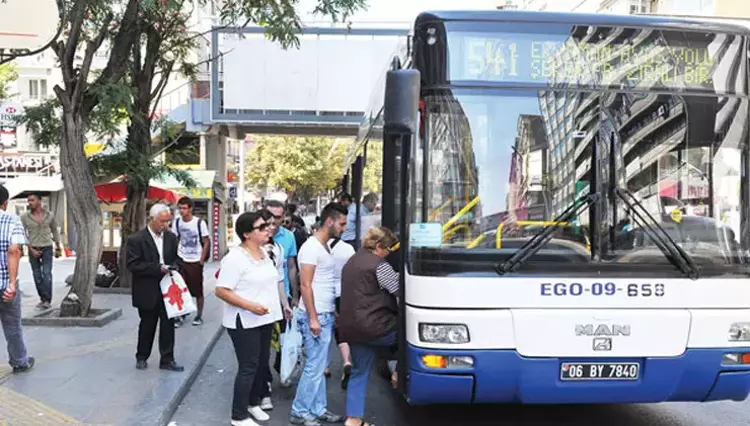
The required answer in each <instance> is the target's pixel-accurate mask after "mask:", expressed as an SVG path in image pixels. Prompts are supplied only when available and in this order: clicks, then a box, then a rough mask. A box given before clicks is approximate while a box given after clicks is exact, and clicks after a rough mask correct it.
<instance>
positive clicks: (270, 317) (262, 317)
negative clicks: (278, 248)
mask: <svg viewBox="0 0 750 426" xmlns="http://www.w3.org/2000/svg"><path fill="white" fill-rule="evenodd" d="M235 230H236V232H237V236H238V237H239V238H240V245H239V247H235V248H233V249H231V250H230V252H229V253H228V254H227V255H226V256H225V257H224V259H222V261H221V269H220V271H221V272H220V273H219V277H218V278H217V281H216V290H215V292H216V296H217V297H218V298H219V299H221V300H222V301H224V317H223V319H222V324H223V326H224V327H225V328H226V329H227V333H229V337H230V338H231V339H232V344H233V345H234V352H235V355H236V356H237V375H236V376H235V379H234V396H233V399H232V425H233V426H256V425H257V423H255V421H253V418H254V419H255V420H258V421H267V420H269V419H270V416H269V415H268V414H267V413H265V412H264V411H263V410H262V409H261V407H260V403H261V401H262V399H263V397H264V396H265V395H266V393H267V382H266V380H265V373H266V371H267V368H268V364H269V362H270V357H271V353H270V352H271V333H272V331H273V326H274V323H276V322H277V321H279V320H280V319H281V318H282V309H283V310H284V311H285V313H286V314H287V315H289V316H291V310H290V309H289V307H288V306H283V307H282V299H283V298H284V296H285V294H284V288H283V286H282V285H280V283H281V282H282V281H283V274H282V273H281V272H280V270H279V269H277V267H276V266H275V265H274V263H273V261H272V260H271V257H270V256H269V255H268V253H267V252H266V251H265V250H264V249H263V245H265V244H266V243H267V242H268V239H269V238H270V236H269V232H268V224H267V223H266V221H265V220H264V219H263V214H262V212H254V213H242V214H241V215H240V216H239V217H238V218H237V221H236V222H235ZM248 406H249V407H248Z"/></svg>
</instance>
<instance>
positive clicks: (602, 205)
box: [344, 11, 750, 405]
mask: <svg viewBox="0 0 750 426" xmlns="http://www.w3.org/2000/svg"><path fill="white" fill-rule="evenodd" d="M748 36H750V32H749V31H748V30H747V29H745V28H741V27H738V26H732V25H728V24H720V23H706V22H697V21H695V22H694V21H687V20H674V19H670V18H668V17H635V16H615V15H579V14H554V13H542V12H516V11H486V12H484V11H482V12H426V13H423V14H421V15H420V16H419V17H418V18H417V19H416V21H415V23H414V27H413V31H412V33H411V35H410V37H409V39H408V43H406V44H405V45H404V46H403V47H402V49H401V50H400V53H399V56H398V57H395V58H394V59H393V61H392V63H391V67H390V69H389V70H388V72H387V74H386V75H385V76H384V78H383V79H382V85H381V86H379V87H377V88H376V89H375V93H374V95H373V99H374V101H373V102H372V110H371V111H368V113H367V114H366V117H365V120H364V122H363V125H362V128H361V131H360V135H359V137H358V138H357V142H356V150H353V151H352V152H351V153H350V156H349V157H348V160H347V161H348V164H349V163H350V164H352V167H351V168H350V169H349V170H348V171H347V176H348V178H345V179H344V182H347V183H348V185H349V186H350V187H355V188H354V190H353V191H352V192H353V193H355V194H356V193H357V190H356V186H357V185H358V183H357V182H361V169H362V164H363V163H364V158H363V156H364V155H366V152H367V149H366V147H367V145H368V144H369V143H383V144H384V145H383V151H384V155H383V167H382V173H383V200H382V206H383V207H382V223H383V224H384V225H386V226H389V227H391V228H393V229H395V230H397V231H398V233H399V235H400V238H401V243H400V244H401V246H400V250H399V251H398V252H397V255H398V256H397V258H395V259H393V261H394V263H395V264H397V266H398V267H399V269H400V271H401V275H402V290H403V295H402V299H401V300H402V302H403V303H402V304H401V305H402V306H401V309H402V311H401V314H402V318H403V321H402V331H403V333H402V337H401V341H400V344H401V358H400V361H401V362H399V365H398V369H399V374H400V380H399V387H400V390H401V391H402V392H403V394H404V395H405V397H406V398H407V400H408V401H409V403H410V404H413V405H420V404H436V403H465V404H470V403H509V402H510V403H513V402H516V403H635V402H658V401H716V400H738V401H739V400H744V399H745V398H746V397H747V395H748V392H749V391H750V264H749V261H750V224H749V223H748V220H749V219H750V181H749V180H748V179H750V149H749V147H748V136H749V134H750V129H749V126H748V121H749V119H750V112H749V111H750V110H749V109H748V66H749V65H750V64H749V63H748V53H749V44H748ZM371 161H372V160H371Z"/></svg>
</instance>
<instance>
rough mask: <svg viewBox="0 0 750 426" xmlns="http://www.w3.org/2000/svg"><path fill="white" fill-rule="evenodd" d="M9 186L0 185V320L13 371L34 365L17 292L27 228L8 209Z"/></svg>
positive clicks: (19, 371) (20, 370) (23, 370)
mask: <svg viewBox="0 0 750 426" xmlns="http://www.w3.org/2000/svg"><path fill="white" fill-rule="evenodd" d="M9 195H10V194H8V190H7V189H6V188H5V187H4V186H2V185H0V292H1V293H2V302H0V323H2V325H3V333H4V334H5V341H6V342H7V344H8V359H9V363H10V366H11V367H13V372H14V373H22V372H25V371H28V370H30V369H31V368H32V367H33V366H34V358H33V357H30V356H28V355H27V354H26V344H24V341H23V331H22V330H21V296H20V295H19V294H18V264H19V262H20V260H21V255H22V253H23V251H22V249H21V247H23V246H24V245H25V244H26V232H25V231H24V228H23V225H22V224H21V220H20V219H18V216H15V215H12V214H10V213H7V212H6V211H5V210H6V209H7V208H8V199H9V198H10V196H9Z"/></svg>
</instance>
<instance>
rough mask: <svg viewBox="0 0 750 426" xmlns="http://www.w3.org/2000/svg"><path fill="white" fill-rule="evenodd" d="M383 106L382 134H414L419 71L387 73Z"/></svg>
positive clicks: (416, 121)
mask: <svg viewBox="0 0 750 426" xmlns="http://www.w3.org/2000/svg"><path fill="white" fill-rule="evenodd" d="M383 104H384V105H383V108H384V110H383V132H384V134H385V133H391V134H393V133H400V134H404V133H410V134H416V132H417V123H418V120H419V71H417V70H415V69H400V70H391V71H388V74H386V77H385V97H384V99H383Z"/></svg>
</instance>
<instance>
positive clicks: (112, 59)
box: [81, 0, 139, 114]
mask: <svg viewBox="0 0 750 426" xmlns="http://www.w3.org/2000/svg"><path fill="white" fill-rule="evenodd" d="M138 8H139V0H128V4H127V6H126V7H125V13H123V15H122V21H121V25H120V29H119V31H117V35H116V36H115V39H114V42H113V43H112V49H111V50H110V55H109V60H108V61H107V65H106V66H105V67H104V70H103V71H102V73H101V74H100V75H99V77H98V78H97V79H96V81H94V83H93V84H92V86H95V87H98V86H103V85H106V84H107V83H110V82H112V81H117V80H119V79H121V78H122V76H123V75H124V74H125V72H126V71H127V70H126V66H127V61H128V58H129V57H130V46H132V45H133V43H134V42H135V38H136V35H137V31H136V26H137V24H138ZM96 103H97V100H96V99H95V95H94V94H93V93H89V91H86V93H85V94H84V98H83V105H82V106H81V111H82V113H83V114H88V113H90V112H91V110H92V109H93V108H94V106H96Z"/></svg>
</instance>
